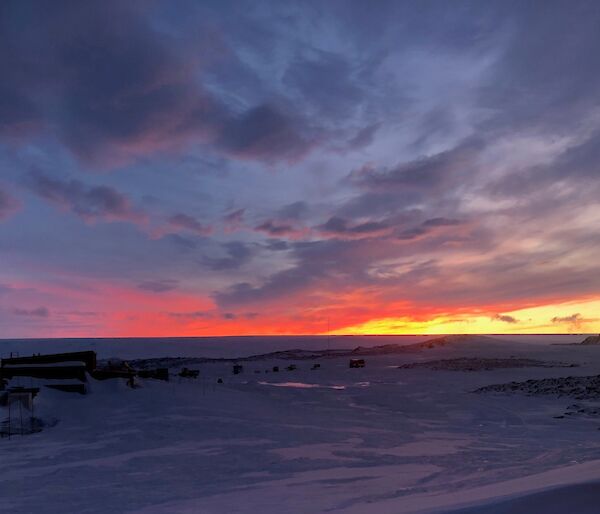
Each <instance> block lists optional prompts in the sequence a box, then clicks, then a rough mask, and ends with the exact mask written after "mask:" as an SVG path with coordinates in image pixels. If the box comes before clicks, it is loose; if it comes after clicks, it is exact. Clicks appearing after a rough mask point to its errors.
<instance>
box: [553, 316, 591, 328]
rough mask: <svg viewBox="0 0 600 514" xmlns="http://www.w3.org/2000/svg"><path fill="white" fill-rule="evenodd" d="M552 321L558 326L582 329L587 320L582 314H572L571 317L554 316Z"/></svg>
mask: <svg viewBox="0 0 600 514" xmlns="http://www.w3.org/2000/svg"><path fill="white" fill-rule="evenodd" d="M550 321H552V323H555V324H557V325H563V324H568V325H571V327H572V328H580V327H581V326H582V325H583V324H584V323H586V322H587V321H590V320H587V319H585V318H584V317H583V316H582V315H581V314H580V313H575V314H571V315H570V316H554V317H553V318H552V319H551V320H550Z"/></svg>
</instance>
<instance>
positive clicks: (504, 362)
mask: <svg viewBox="0 0 600 514" xmlns="http://www.w3.org/2000/svg"><path fill="white" fill-rule="evenodd" d="M575 366H577V365H576V364H568V363H565V362H544V361H540V360H536V359H519V358H513V357H511V358H509V359H495V358H490V359H484V358H479V357H460V358H456V359H439V360H432V361H426V362H411V363H409V364H403V365H401V366H398V369H415V368H427V369H432V370H437V371H490V370H493V369H505V368H571V367H575Z"/></svg>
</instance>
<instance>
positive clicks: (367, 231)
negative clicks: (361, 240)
mask: <svg viewBox="0 0 600 514" xmlns="http://www.w3.org/2000/svg"><path fill="white" fill-rule="evenodd" d="M315 228H316V229H317V230H319V231H320V232H322V233H323V234H326V235H332V236H335V237H350V238H354V237H357V238H358V237H373V236H375V235H382V234H384V233H386V232H388V231H389V228H390V227H389V226H388V225H387V223H386V222H385V221H364V222H360V223H351V222H350V221H348V220H347V219H345V218H341V217H339V216H332V217H331V218H329V219H328V220H327V221H326V222H325V223H323V224H322V225H319V226H317V227H315Z"/></svg>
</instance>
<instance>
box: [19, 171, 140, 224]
mask: <svg viewBox="0 0 600 514" xmlns="http://www.w3.org/2000/svg"><path fill="white" fill-rule="evenodd" d="M27 185H28V186H29V188H30V189H31V190H32V191H33V192H34V193H36V194H37V195H38V196H40V197H41V198H44V199H45V200H47V201H49V202H51V203H53V204H54V205H57V206H58V207H60V208H61V209H65V210H70V211H72V212H73V213H75V214H76V215H77V216H79V217H81V218H83V219H84V220H86V221H94V220H104V221H115V220H121V221H131V222H141V221H143V220H144V219H145V213H143V212H142V211H141V210H139V209H135V208H134V207H133V206H132V204H131V201H130V200H129V198H128V197H127V196H125V195H124V194H122V193H120V192H119V191H117V190H116V189H114V188H112V187H109V186H88V185H86V184H84V183H83V182H81V181H79V180H75V179H71V180H67V181H63V180H60V179H56V178H52V177H48V176H46V175H44V174H42V173H39V172H32V173H30V174H29V175H28V177H27Z"/></svg>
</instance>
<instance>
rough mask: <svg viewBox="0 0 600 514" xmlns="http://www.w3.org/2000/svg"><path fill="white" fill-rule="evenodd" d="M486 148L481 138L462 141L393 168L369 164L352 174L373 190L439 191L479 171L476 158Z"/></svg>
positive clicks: (362, 184) (353, 180) (351, 175)
mask: <svg viewBox="0 0 600 514" xmlns="http://www.w3.org/2000/svg"><path fill="white" fill-rule="evenodd" d="M483 148H484V144H483V142H482V141H481V140H480V139H468V140H466V141H463V142H462V143H461V144H459V145H458V146H456V147H455V148H452V149H450V150H446V151H444V152H440V153H438V154H434V155H431V156H426V157H422V158H420V159H417V160H414V161H411V162H408V163H404V164H400V165H398V166H396V167H395V168H392V169H375V168H373V167H371V166H365V167H363V168H360V169H358V170H355V171H353V172H352V173H351V174H350V175H349V179H350V181H351V182H352V183H354V184H356V185H358V186H359V187H362V188H365V189H371V190H390V189H391V190H395V189H408V190H431V191H433V190H437V189H439V188H440V187H443V186H444V185H447V184H448V183H449V182H452V183H456V182H458V181H460V180H461V179H462V178H464V177H465V176H466V175H467V174H468V173H469V172H471V173H472V172H473V171H475V170H474V169H473V168H474V166H475V158H476V157H477V156H478V154H479V153H480V152H481V150H482V149H483Z"/></svg>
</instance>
